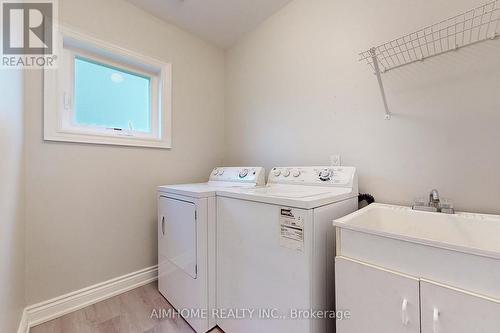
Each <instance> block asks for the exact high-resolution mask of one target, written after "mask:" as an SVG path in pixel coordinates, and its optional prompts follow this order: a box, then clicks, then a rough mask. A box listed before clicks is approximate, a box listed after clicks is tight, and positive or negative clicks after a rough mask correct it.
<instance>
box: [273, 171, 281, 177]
mask: <svg viewBox="0 0 500 333" xmlns="http://www.w3.org/2000/svg"><path fill="white" fill-rule="evenodd" d="M273 175H274V177H279V175H281V170H280V169H274V170H273Z"/></svg>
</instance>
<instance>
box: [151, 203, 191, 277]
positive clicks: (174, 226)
mask: <svg viewBox="0 0 500 333" xmlns="http://www.w3.org/2000/svg"><path fill="white" fill-rule="evenodd" d="M159 205H160V207H159V212H160V216H159V220H160V221H159V223H160V225H159V232H160V237H159V241H160V244H159V248H160V251H162V252H163V253H162V254H163V256H165V258H166V259H168V261H170V262H171V263H172V264H174V265H175V266H177V267H178V268H180V269H182V270H183V271H184V272H185V273H186V274H188V275H190V276H191V277H192V278H193V279H196V278H197V257H196V252H197V251H196V250H197V248H196V246H197V244H196V243H197V242H196V239H197V230H196V205H195V204H194V203H192V202H187V201H182V200H178V199H172V198H167V197H163V196H162V197H160V200H159Z"/></svg>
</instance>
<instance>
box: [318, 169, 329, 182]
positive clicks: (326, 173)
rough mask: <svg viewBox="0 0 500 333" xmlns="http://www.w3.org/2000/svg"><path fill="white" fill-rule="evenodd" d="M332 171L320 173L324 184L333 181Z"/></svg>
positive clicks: (326, 170)
mask: <svg viewBox="0 0 500 333" xmlns="http://www.w3.org/2000/svg"><path fill="white" fill-rule="evenodd" d="M331 175H332V173H331V171H330V170H328V169H325V170H323V171H321V172H320V173H319V179H320V180H321V181H323V182H327V181H329V180H330V179H331Z"/></svg>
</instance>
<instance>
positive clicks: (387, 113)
mask: <svg viewBox="0 0 500 333" xmlns="http://www.w3.org/2000/svg"><path fill="white" fill-rule="evenodd" d="M370 54H371V56H372V60H373V68H374V69H375V75H376V76H377V81H378V86H379V88H380V93H381V94H382V101H383V102H384V108H385V119H386V120H390V119H391V117H392V115H391V111H390V110H389V106H388V105H387V97H386V96H385V89H384V83H383V82H382V76H381V75H380V66H379V63H378V58H377V54H376V49H375V48H374V47H372V48H371V49H370Z"/></svg>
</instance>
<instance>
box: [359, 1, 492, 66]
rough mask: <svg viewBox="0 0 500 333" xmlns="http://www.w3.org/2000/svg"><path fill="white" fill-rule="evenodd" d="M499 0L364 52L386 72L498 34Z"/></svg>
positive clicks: (364, 58)
mask: <svg viewBox="0 0 500 333" xmlns="http://www.w3.org/2000/svg"><path fill="white" fill-rule="evenodd" d="M499 1H500V0H494V1H491V2H488V3H486V4H484V5H482V6H479V7H477V8H474V9H471V10H468V11H466V12H464V13H462V14H459V15H457V16H454V17H451V18H449V19H446V20H443V21H441V22H439V23H436V24H433V25H430V26H427V27H425V28H422V29H420V30H417V31H415V32H412V33H410V34H407V35H404V36H402V37H399V38H396V39H394V40H391V41H389V42H387V43H383V44H381V45H379V46H376V47H373V48H371V49H370V50H367V51H364V52H361V53H360V54H359V55H360V61H365V62H366V63H367V64H368V65H370V66H371V67H372V69H373V70H374V71H375V73H377V72H382V73H384V72H387V71H389V70H391V69H395V68H399V67H401V66H405V65H407V64H411V63H414V62H417V61H422V60H424V59H426V58H430V57H433V56H437V55H440V54H443V53H446V52H449V51H453V50H457V49H459V48H461V47H464V46H467V45H471V44H475V43H478V42H481V41H484V40H487V39H494V38H496V37H498V36H499V28H500V24H499V22H500V7H499Z"/></svg>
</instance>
